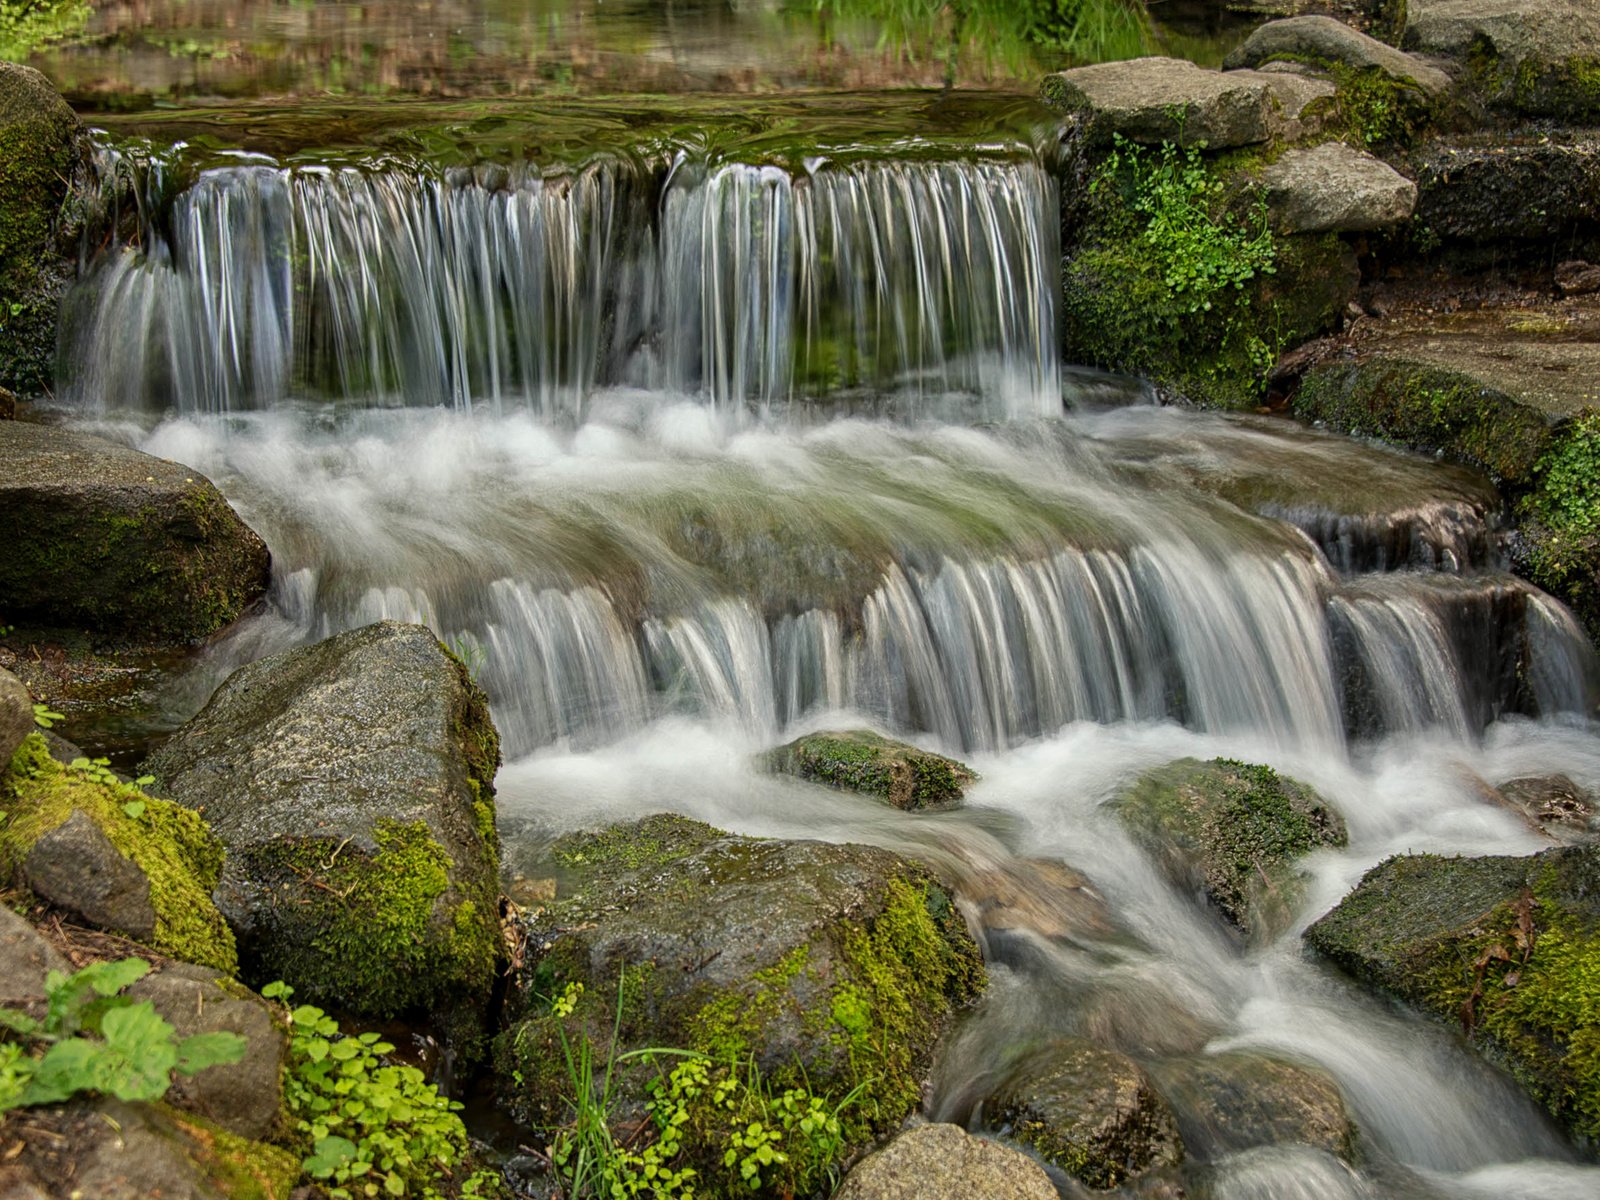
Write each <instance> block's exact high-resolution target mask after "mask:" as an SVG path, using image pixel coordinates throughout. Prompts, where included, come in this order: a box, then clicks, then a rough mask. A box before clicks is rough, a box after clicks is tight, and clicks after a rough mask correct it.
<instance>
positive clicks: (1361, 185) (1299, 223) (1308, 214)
mask: <svg viewBox="0 0 1600 1200" xmlns="http://www.w3.org/2000/svg"><path fill="white" fill-rule="evenodd" d="M1262 182H1263V183H1264V184H1265V185H1266V189H1267V208H1268V210H1269V211H1270V212H1271V214H1272V218H1273V221H1274V222H1275V223H1276V224H1277V226H1278V228H1279V229H1281V230H1282V231H1283V232H1284V233H1365V232H1368V231H1370V230H1374V229H1386V228H1388V227H1390V226H1393V225H1398V224H1400V222H1402V221H1405V220H1408V219H1409V218H1410V216H1411V213H1412V210H1413V209H1415V208H1416V204H1417V185H1416V184H1414V183H1412V182H1411V181H1410V180H1409V179H1407V178H1406V177H1405V176H1404V175H1401V174H1400V173H1399V172H1398V171H1396V170H1395V169H1394V168H1393V167H1391V166H1390V165H1389V164H1388V163H1386V162H1383V161H1381V160H1380V159H1377V158H1374V157H1373V156H1372V155H1370V154H1368V153H1366V152H1365V151H1363V150H1357V149H1355V148H1354V147H1351V146H1346V145H1345V144H1344V143H1343V142H1327V143H1325V144H1323V145H1321V146H1317V147H1314V148H1312V149H1310V150H1290V151H1288V152H1287V153H1285V154H1284V156H1283V157H1282V158H1280V159H1278V161H1277V162H1275V163H1273V164H1272V165H1271V166H1270V167H1268V168H1267V169H1266V171H1265V172H1264V173H1263V175H1262Z"/></svg>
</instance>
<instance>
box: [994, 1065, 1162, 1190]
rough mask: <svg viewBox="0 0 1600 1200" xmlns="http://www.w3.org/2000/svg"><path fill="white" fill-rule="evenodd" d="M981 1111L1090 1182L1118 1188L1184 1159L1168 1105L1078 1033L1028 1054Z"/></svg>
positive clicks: (1137, 1073) (1134, 1068) (1134, 1071)
mask: <svg viewBox="0 0 1600 1200" xmlns="http://www.w3.org/2000/svg"><path fill="white" fill-rule="evenodd" d="M984 1115H985V1119H986V1120H987V1121H989V1122H990V1123H991V1124H993V1125H995V1126H996V1127H997V1128H999V1129H1002V1130H1004V1131H1006V1132H1007V1133H1009V1134H1010V1136H1012V1137H1014V1138H1016V1139H1017V1140H1018V1141H1020V1142H1023V1143H1025V1144H1026V1145H1028V1146H1030V1147H1031V1148H1032V1149H1034V1150H1037V1151H1038V1152H1039V1153H1040V1154H1041V1155H1042V1156H1043V1157H1044V1158H1045V1160H1046V1161H1047V1162H1050V1163H1053V1164H1054V1165H1055V1166H1058V1167H1060V1168H1061V1169H1062V1170H1063V1171H1065V1172H1067V1173H1068V1174H1069V1175H1072V1176H1073V1177H1074V1178H1076V1179H1079V1180H1081V1181H1082V1182H1083V1183H1086V1184H1088V1185H1089V1186H1090V1187H1092V1188H1115V1187H1121V1186H1122V1185H1124V1184H1126V1183H1128V1182H1129V1181H1131V1180H1135V1179H1138V1178H1139V1177H1140V1176H1141V1175H1143V1174H1145V1173H1146V1172H1149V1171H1151V1170H1154V1169H1157V1168H1160V1167H1164V1166H1172V1165H1175V1164H1177V1163H1179V1162H1181V1161H1182V1160H1183V1141H1182V1139H1181V1137H1180V1136H1179V1133H1178V1125H1177V1121H1176V1119H1175V1118H1174V1117H1173V1114H1172V1110H1171V1109H1170V1108H1168V1107H1167V1102H1166V1101H1165V1100H1163V1099H1162V1098H1161V1096H1160V1095H1159V1094H1158V1093H1157V1092H1156V1090H1155V1088H1154V1086H1153V1085H1152V1084H1151V1082H1150V1080H1149V1078H1148V1077H1147V1076H1146V1075H1145V1073H1144V1071H1143V1070H1141V1069H1140V1067H1139V1065H1138V1064H1137V1063H1135V1062H1134V1061H1133V1060H1132V1059H1131V1058H1126V1057H1124V1056H1123V1055H1121V1054H1117V1053H1115V1052H1113V1051H1110V1050H1103V1049H1101V1048H1100V1047H1098V1046H1095V1045H1093V1044H1091V1043H1089V1042H1085V1041H1081V1040H1079V1039H1076V1038H1062V1039H1059V1040H1057V1041H1054V1042H1051V1043H1050V1044H1049V1045H1048V1046H1046V1047H1043V1048H1041V1049H1040V1050H1038V1051H1037V1052H1035V1053H1034V1054H1033V1055H1032V1056H1031V1057H1029V1058H1028V1059H1027V1060H1026V1061H1025V1062H1024V1063H1023V1064H1022V1065H1021V1066H1020V1067H1018V1068H1017V1069H1016V1070H1015V1071H1014V1072H1013V1073H1012V1074H1011V1076H1010V1077H1009V1078H1008V1079H1007V1080H1006V1081H1005V1083H1003V1084H1002V1085H1001V1086H1000V1087H999V1088H998V1089H997V1090H996V1091H995V1094H994V1096H993V1097H992V1098H991V1099H990V1101H989V1102H988V1103H986V1104H985V1107H984Z"/></svg>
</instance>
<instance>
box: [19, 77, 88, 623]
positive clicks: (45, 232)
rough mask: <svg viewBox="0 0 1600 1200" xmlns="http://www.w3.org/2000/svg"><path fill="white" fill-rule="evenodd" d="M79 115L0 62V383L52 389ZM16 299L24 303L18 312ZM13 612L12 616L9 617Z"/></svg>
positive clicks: (78, 155) (69, 263)
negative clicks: (65, 217) (0, 323)
mask: <svg viewBox="0 0 1600 1200" xmlns="http://www.w3.org/2000/svg"><path fill="white" fill-rule="evenodd" d="M82 139H83V132H82V128H81V127H80V126H79V124H78V118H77V117H76V116H74V115H73V113H72V110H71V109H70V108H68V107H67V103H66V101H64V100H63V99H62V98H61V97H60V96H58V95H56V93H55V89H53V88H52V87H51V86H50V83H49V81H48V80H46V79H45V77H44V76H43V75H41V74H40V73H39V72H38V71H35V70H33V69H32V68H31V67H23V66H18V65H17V64H15V63H6V62H0V213H3V214H5V215H4V218H3V219H0V298H3V299H4V300H5V302H6V304H7V306H8V311H7V313H6V317H5V321H4V324H5V335H4V336H3V337H0V388H10V389H13V390H15V391H18V392H21V393H22V394H23V395H37V394H41V393H43V392H45V391H47V390H48V388H49V386H50V381H51V376H52V374H53V372H52V364H53V361H54V357H55V345H56V335H55V329H56V314H57V312H58V310H59V308H60V302H61V294H62V292H63V291H64V290H65V288H66V285H67V283H68V281H69V280H70V279H71V278H72V273H73V266H74V263H73V259H72V257H71V256H70V254H69V253H63V252H62V249H63V247H62V245H61V243H62V242H64V241H67V240H68V239H67V238H66V237H65V236H64V234H65V233H66V230H64V229H63V223H62V219H61V214H62V211H63V202H64V201H65V200H66V199H67V195H68V191H69V188H70V184H71V181H72V180H73V179H74V177H75V176H76V175H77V173H78V172H79V170H80V168H81V165H82V162H83V150H82ZM12 304H17V305H20V306H21V307H20V309H19V310H18V311H17V312H16V313H15V314H13V313H11V312H10V311H9V306H10V305H12ZM8 615H9V614H8Z"/></svg>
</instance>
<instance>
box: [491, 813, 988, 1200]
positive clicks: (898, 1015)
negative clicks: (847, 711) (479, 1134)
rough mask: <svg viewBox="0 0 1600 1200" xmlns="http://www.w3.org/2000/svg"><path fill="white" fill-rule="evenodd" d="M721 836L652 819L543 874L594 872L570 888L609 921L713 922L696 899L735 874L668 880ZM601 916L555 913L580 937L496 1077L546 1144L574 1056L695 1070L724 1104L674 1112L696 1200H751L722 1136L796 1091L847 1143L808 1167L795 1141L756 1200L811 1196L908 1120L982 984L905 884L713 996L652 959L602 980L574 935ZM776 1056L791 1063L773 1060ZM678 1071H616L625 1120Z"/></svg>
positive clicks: (543, 965) (579, 906) (921, 889)
mask: <svg viewBox="0 0 1600 1200" xmlns="http://www.w3.org/2000/svg"><path fill="white" fill-rule="evenodd" d="M723 836H724V835H721V834H719V833H718V832H717V831H716V830H712V829H710V827H708V826H704V825H700V824H698V823H696V822H688V821H683V820H681V819H679V818H651V819H649V820H647V821H644V822H641V823H638V824H636V825H632V826H620V827H614V828H612V829H610V830H606V831H603V832H601V833H599V834H591V835H582V836H580V837H577V838H569V839H564V840H563V842H562V843H560V844H559V846H558V849H557V853H556V856H555V857H556V860H557V861H558V862H559V863H562V864H563V865H564V866H566V867H568V868H570V869H571V870H573V871H574V872H575V873H577V874H578V875H582V874H583V873H584V872H593V874H589V875H587V876H586V879H587V882H586V883H584V884H582V885H580V887H582V888H584V889H587V890H588V891H589V892H590V893H591V894H592V893H593V890H594V889H595V882H594V881H595V880H596V879H601V880H604V883H603V884H602V885H601V886H600V889H599V890H600V891H601V892H602V893H607V894H610V895H611V896H612V897H613V898H620V899H617V902H618V903H623V904H626V897H627V896H628V895H630V894H632V893H633V891H634V890H635V889H637V888H641V887H644V888H649V889H652V890H659V889H665V890H666V891H667V892H668V893H670V895H671V896H672V901H673V903H674V904H675V905H676V904H687V905H691V906H692V905H696V904H699V905H708V904H710V903H712V902H713V901H712V900H711V899H708V896H709V895H710V893H708V892H705V891H701V890H700V889H706V888H711V889H714V888H716V887H718V886H719V883H720V884H722V885H726V886H731V887H733V888H738V887H739V886H740V883H739V880H738V876H737V871H736V868H735V867H734V866H733V865H732V860H730V861H729V862H726V863H724V864H723V866H721V867H719V868H718V869H717V873H718V875H719V876H725V877H726V878H723V879H721V880H719V881H710V880H705V879H703V878H702V877H701V876H700V875H699V874H698V872H697V871H694V872H688V873H687V874H688V875H689V878H688V879H687V880H686V879H683V878H680V877H679V875H678V873H677V870H676V868H675V864H678V863H680V862H681V861H682V860H684V859H686V858H688V857H689V856H690V855H693V854H696V853H697V852H699V851H701V850H703V849H705V848H706V847H708V846H711V845H713V844H714V843H715V844H718V845H720V844H721V842H720V841H719V839H721V838H723ZM737 841H738V842H739V843H740V844H741V845H742V844H745V843H749V844H757V843H754V842H753V840H752V839H737ZM695 861H696V862H699V861H700V860H699V859H696V860H695ZM680 892H682V893H683V894H681V895H680ZM696 892H698V894H695V893H696ZM562 903H567V904H570V907H569V908H566V909H562ZM603 907H604V905H603V904H602V905H599V906H595V905H593V904H592V902H591V901H590V900H586V899H583V898H581V897H578V896H576V895H575V898H574V899H572V900H571V901H569V902H558V905H557V906H556V909H557V911H556V912H555V913H553V914H552V915H553V916H554V917H555V918H556V919H557V920H558V922H559V923H565V922H566V921H567V920H568V919H569V918H570V919H571V920H572V921H573V922H574V923H575V926H576V928H575V929H574V932H573V933H572V934H571V935H568V936H563V935H560V934H556V935H553V936H551V937H550V938H548V939H547V940H548V947H547V949H546V950H545V952H544V953H543V956H542V957H541V959H540V961H539V962H538V963H537V964H536V966H535V967H534V968H533V969H532V971H531V972H530V974H529V977H528V981H527V989H528V991H529V992H530V993H532V994H533V1002H534V1012H533V1015H532V1016H530V1017H529V1018H528V1019H526V1020H524V1021H523V1022H522V1023H521V1024H519V1025H518V1026H517V1027H516V1028H515V1029H513V1030H512V1031H511V1032H509V1033H507V1034H506V1035H504V1036H503V1037H502V1038H501V1039H500V1041H499V1043H498V1063H499V1066H500V1070H501V1073H502V1076H503V1078H504V1079H505V1080H508V1081H509V1082H510V1088H509V1089H508V1091H509V1093H510V1095H511V1098H512V1100H513V1103H514V1108H516V1109H517V1110H518V1111H519V1112H520V1114H521V1116H522V1117H523V1118H524V1119H526V1120H528V1121H530V1122H531V1123H533V1124H535V1125H546V1126H550V1127H557V1126H560V1125H561V1124H563V1123H564V1122H566V1121H567V1120H568V1119H570V1116H571V1104H572V1086H573V1084H572V1078H571V1072H570V1069H569V1056H573V1055H576V1054H578V1053H580V1050H579V1048H580V1047H584V1048H585V1049H583V1050H582V1051H581V1053H587V1054H588V1055H590V1056H591V1058H592V1059H593V1060H594V1061H596V1062H598V1063H600V1064H604V1063H605V1062H606V1061H607V1060H608V1059H610V1058H612V1057H613V1056H614V1054H617V1053H622V1052H626V1051H633V1050H637V1049H639V1048H641V1047H655V1048H658V1049H666V1050H670V1051H688V1052H691V1053H693V1054H696V1055H701V1056H704V1061H705V1062H706V1063H707V1065H708V1068H709V1071H710V1078H711V1080H712V1082H713V1084H716V1083H721V1084H723V1085H725V1086H724V1087H722V1088H721V1089H720V1090H721V1092H722V1093H723V1099H722V1101H721V1102H718V1101H716V1099H715V1096H716V1093H717V1091H718V1090H719V1089H717V1088H715V1087H713V1088H712V1089H711V1090H708V1091H706V1092H705V1093H704V1094H702V1095H698V1096H695V1097H691V1098H689V1099H687V1100H686V1101H685V1103H686V1112H687V1116H686V1117H685V1120H684V1124H683V1130H684V1138H685V1150H684V1154H683V1161H685V1162H688V1163H690V1164H692V1165H693V1166H694V1167H695V1168H696V1170H697V1171H699V1172H700V1178H699V1180H698V1181H697V1194H698V1195H702V1196H708V1197H715V1196H737V1195H750V1194H752V1192H751V1190H750V1189H749V1188H748V1187H746V1186H744V1184H743V1181H742V1180H741V1178H740V1176H739V1174H738V1172H737V1171H736V1170H735V1169H733V1167H732V1165H730V1164H727V1163H724V1161H723V1158H724V1154H725V1150H726V1147H727V1145H728V1139H729V1135H730V1131H731V1130H732V1129H734V1128H736V1127H737V1128H744V1127H745V1126H746V1125H748V1123H749V1122H750V1121H752V1120H757V1121H760V1120H765V1121H766V1122H767V1123H768V1124H769V1125H770V1123H771V1121H772V1119H773V1118H772V1116H771V1115H770V1113H771V1111H774V1110H775V1107H776V1106H777V1104H778V1102H779V1100H780V1099H781V1097H782V1096H783V1095H784V1094H785V1093H786V1092H789V1091H791V1090H794V1091H796V1092H804V1093H805V1095H807V1096H814V1097H816V1098H817V1099H818V1100H819V1101H820V1102H821V1104H822V1106H823V1108H824V1109H826V1110H828V1111H830V1112H833V1111H837V1114H838V1118H839V1121H840V1124H841V1132H842V1137H843V1142H842V1144H841V1145H840V1146H839V1147H838V1148H837V1150H836V1151H834V1152H830V1153H828V1154H827V1155H823V1156H820V1157H819V1156H818V1155H817V1154H811V1153H807V1152H805V1149H804V1146H802V1145H801V1143H800V1141H798V1140H796V1139H795V1138H794V1137H792V1136H791V1138H790V1140H789V1142H788V1143H786V1144H788V1145H789V1146H790V1148H791V1149H793V1150H794V1151H795V1153H794V1154H792V1155H791V1161H790V1163H789V1164H787V1165H786V1166H785V1167H784V1169H782V1170H777V1171H775V1172H772V1173H769V1175H768V1176H767V1182H766V1183H765V1184H764V1187H765V1188H766V1190H764V1191H762V1192H761V1193H760V1194H763V1195H786V1194H793V1195H808V1194H811V1193H812V1192H814V1191H817V1190H818V1189H819V1188H822V1187H823V1186H824V1184H825V1181H826V1179H827V1178H828V1175H829V1172H831V1171H833V1170H835V1169H836V1168H837V1167H838V1165H839V1160H840V1158H841V1157H842V1156H843V1155H844V1154H847V1153H849V1152H850V1151H853V1150H855V1149H858V1148H860V1147H863V1146H865V1145H868V1144H870V1143H871V1142H872V1141H874V1140H875V1139H877V1138H879V1137H881V1136H883V1135H885V1134H887V1133H888V1132H890V1131H892V1130H893V1129H894V1128H895V1127H896V1126H897V1125H898V1124H899V1123H900V1122H901V1121H902V1120H903V1119H904V1118H905V1116H906V1114H907V1113H909V1112H910V1111H912V1110H913V1109H914V1108H915V1107H916V1104H917V1103H918V1100H919V1096H920V1090H919V1089H920V1083H921V1073H922V1072H923V1071H925V1070H926V1069H927V1066H928V1062H927V1056H928V1051H929V1049H930V1048H931V1046H932V1044H933V1042H934V1040H935V1039H936V1038H937V1036H938V1034H939V1033H940V1032H941V1031H942V1029H943V1028H944V1026H945V1024H946V1023H947V1022H948V1020H949V1018H950V1016H951V1014H952V1013H953V1012H954V1010H955V1009H956V1008H957V1007H959V1006H960V1005H962V1004H964V1003H965V1002H966V1001H967V1000H969V999H970V998H972V997H973V996H974V995H975V994H976V993H977V991H978V989H979V988H980V987H981V985H982V981H983V968H982V964H981V962H980V960H979V958H978V955H977V951H976V947H975V946H974V945H973V943H972V941H971V939H970V937H969V936H968V935H967V933H966V930H965V927H964V925H963V924H962V922H961V918H960V917H959V915H958V914H957V913H956V912H955V909H954V906H953V905H952V903H951V901H950V899H949V897H948V895H947V894H946V893H945V892H944V891H943V890H942V889H941V888H940V887H938V885H937V884H936V883H934V882H933V881H932V880H931V879H929V878H928V877H927V876H925V875H924V874H923V873H922V872H921V871H919V870H917V869H915V868H910V867H907V868H906V869H905V872H904V873H903V874H896V875H893V876H891V877H889V878H886V879H885V880H883V881H882V884H881V886H880V888H879V889H878V890H877V891H876V892H875V894H873V895H872V896H871V897H870V898H869V899H867V900H866V901H865V902H864V904H863V905H862V908H861V911H860V913H859V915H858V916H852V917H850V918H844V919H841V917H840V916H838V915H819V916H820V920H819V927H818V928H817V930H816V931H815V932H814V934H812V935H811V940H810V941H809V942H806V943H804V944H800V945H795V946H791V947H790V948H789V949H788V950H786V951H784V952H783V953H781V954H777V955H776V956H774V957H772V959H771V961H769V962H768V963H767V964H766V965H765V966H762V967H760V968H758V969H756V970H753V971H752V972H751V973H750V974H749V975H748V976H746V977H744V979H743V980H741V981H739V982H737V983H734V984H732V985H729V986H725V987H719V988H715V989H708V988H696V987H693V986H689V987H686V986H685V984H684V982H683V980H682V979H681V978H676V977H675V976H676V975H678V974H679V973H678V972H677V971H676V969H675V968H669V967H665V966H660V965H658V964H656V963H655V962H653V961H651V960H650V959H649V958H640V959H637V960H634V961H625V962H619V963H616V964H614V965H613V966H612V967H611V968H610V969H609V970H603V971H600V972H596V971H595V970H594V967H593V964H592V963H591V958H590V951H589V948H588V946H587V945H586V944H585V942H584V940H583V939H584V936H585V935H584V933H583V932H582V930H583V928H584V927H585V926H586V925H588V924H589V923H590V921H591V920H600V921H603V920H604V917H603V912H602V909H603ZM572 984H582V985H583V990H582V992H581V994H580V995H579V996H578V997H577V999H576V1002H575V1004H574V1005H573V1008H572V1011H571V1012H570V1013H569V1014H565V1015H557V1014H556V1013H554V1012H552V1011H550V1009H549V1007H548V1001H549V998H553V997H559V996H561V995H563V994H564V993H565V992H566V989H567V988H568V987H569V985H572ZM541 997H542V998H544V999H543V1000H541ZM779 1044H781V1045H783V1046H787V1047H789V1053H790V1054H792V1057H784V1056H783V1054H781V1053H780V1054H774V1053H773V1047H774V1045H779ZM676 1061H680V1060H678V1059H676V1058H674V1057H672V1056H671V1055H670V1054H666V1055H663V1056H661V1057H660V1058H659V1059H658V1061H657V1064H656V1065H655V1066H651V1067H644V1066H640V1065H639V1064H638V1063H637V1062H634V1063H633V1064H632V1065H630V1066H629V1067H627V1068H626V1069H619V1076H620V1077H621V1078H622V1080H623V1085H622V1087H621V1088H620V1089H619V1090H620V1092H621V1095H622V1099H621V1101H620V1104H619V1112H626V1113H634V1114H637V1113H638V1112H639V1111H640V1109H641V1106H642V1104H643V1100H642V1097H643V1095H644V1090H645V1085H646V1083H647V1082H648V1080H649V1079H651V1078H655V1077H657V1076H658V1075H661V1074H664V1073H665V1072H666V1071H668V1070H670V1069H671V1067H672V1065H673V1064H674V1062H676ZM762 1113H768V1115H767V1116H766V1117H762V1116H761V1115H760V1114H762Z"/></svg>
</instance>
